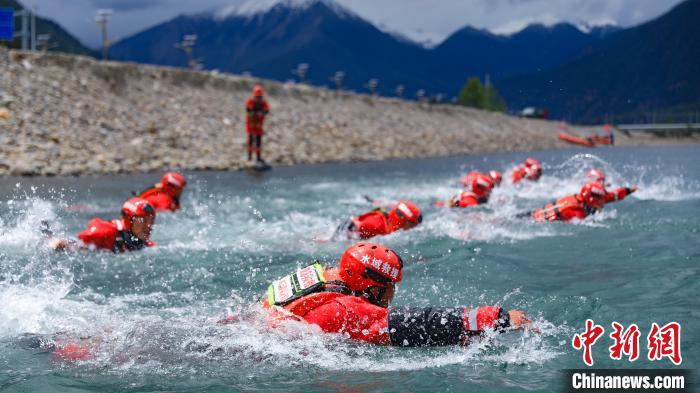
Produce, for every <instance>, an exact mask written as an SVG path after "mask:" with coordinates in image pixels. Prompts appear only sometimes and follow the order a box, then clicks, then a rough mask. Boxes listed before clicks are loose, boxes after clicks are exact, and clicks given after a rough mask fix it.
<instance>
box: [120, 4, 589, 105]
mask: <svg viewBox="0 0 700 393" xmlns="http://www.w3.org/2000/svg"><path fill="white" fill-rule="evenodd" d="M187 34H196V35H197V37H198V38H197V42H196V46H195V49H194V54H195V57H197V58H200V59H201V60H202V63H203V65H204V67H205V68H206V69H219V70H221V71H228V72H235V73H240V72H246V71H247V72H250V73H252V74H253V75H257V76H262V77H267V78H273V79H278V80H287V79H289V78H292V77H293V75H292V74H291V72H290V71H291V70H292V69H293V68H295V67H296V66H297V64H299V63H307V64H309V65H310V68H309V71H308V74H307V76H308V80H309V81H310V82H312V83H314V84H319V85H324V84H331V83H330V81H329V77H331V76H332V75H333V74H334V73H335V72H336V71H339V70H342V71H345V74H346V79H345V86H346V87H349V88H352V89H355V90H364V89H365V85H366V83H367V81H368V80H369V79H370V78H377V79H379V92H380V93H386V94H390V93H391V92H392V91H393V90H394V88H395V86H396V85H399V84H402V85H404V86H405V87H406V92H407V94H409V95H411V96H412V95H413V94H414V92H415V91H416V90H418V89H425V90H427V91H428V92H430V93H446V94H448V95H455V94H456V93H457V92H458V91H459V89H460V87H461V85H462V84H463V83H464V80H465V79H466V78H467V77H468V76H471V75H478V76H482V77H483V76H484V75H485V74H487V73H488V74H490V76H491V78H492V80H498V79H499V78H501V77H504V76H508V75H514V74H518V73H525V72H531V71H535V70H538V69H542V68H546V67H550V66H554V65H558V64H560V63H561V62H563V61H565V60H567V59H570V58H572V57H574V56H576V55H577V54H579V53H581V51H583V50H584V48H585V47H587V46H588V45H590V44H591V43H592V42H594V41H596V40H599V39H600V38H602V37H601V35H598V34H587V33H584V32H582V31H581V30H580V29H578V28H576V27H574V26H573V25H568V24H557V25H554V26H549V27H546V26H542V25H534V26H529V27H527V28H525V29H523V30H521V31H519V32H518V33H516V34H513V35H495V34H492V33H489V32H487V31H482V30H476V29H473V28H471V27H465V28H464V29H461V30H459V31H457V32H455V33H454V34H452V35H451V36H450V37H448V38H447V39H446V40H444V42H442V43H441V44H440V45H437V46H435V47H434V48H433V47H432V46H429V45H425V43H421V44H419V43H416V42H415V41H412V40H410V39H408V38H406V36H405V35H403V34H397V33H395V32H392V31H391V30H389V29H387V28H385V27H384V28H381V27H380V28H378V27H377V26H375V25H373V24H372V23H370V22H368V21H367V20H365V19H363V18H361V17H360V16H358V15H357V14H355V13H354V12H352V11H351V10H348V9H347V8H345V7H343V6H341V5H339V4H338V3H337V2H335V1H333V0H244V1H235V2H232V3H231V4H230V5H228V6H226V7H223V8H221V9H218V10H215V11H212V12H208V13H202V14H198V15H183V16H179V17H177V18H175V19H173V20H170V21H168V22H165V23H162V24H160V25H158V26H155V27H153V28H150V29H148V30H145V31H143V32H141V33H138V34H136V35H134V36H131V37H128V38H126V39H123V40H121V41H119V42H117V43H115V44H114V45H113V46H112V49H111V56H112V57H113V58H116V59H124V60H132V61H138V62H144V63H153V64H163V65H173V66H183V65H185V64H186V59H185V55H184V53H183V52H182V51H181V50H178V49H176V48H174V44H175V43H177V42H179V41H180V40H181V39H182V37H183V36H184V35H187Z"/></svg>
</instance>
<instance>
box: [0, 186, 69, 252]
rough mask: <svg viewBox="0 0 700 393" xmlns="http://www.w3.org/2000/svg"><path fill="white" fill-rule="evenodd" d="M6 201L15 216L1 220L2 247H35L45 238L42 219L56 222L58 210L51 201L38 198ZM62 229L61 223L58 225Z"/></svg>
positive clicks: (0, 241)
mask: <svg viewBox="0 0 700 393" xmlns="http://www.w3.org/2000/svg"><path fill="white" fill-rule="evenodd" d="M0 203H4V204H5V205H6V208H7V209H8V210H10V212H11V213H12V212H16V214H14V215H13V216H14V217H11V218H9V219H8V220H6V222H0V247H22V248H35V247H36V245H37V243H38V242H40V241H41V240H42V239H43V236H42V234H41V223H42V221H49V222H51V223H55V222H56V212H55V208H54V205H53V204H51V202H48V201H44V200H41V199H38V198H31V199H28V200H14V199H11V200H8V201H5V202H0ZM57 228H59V229H60V225H57Z"/></svg>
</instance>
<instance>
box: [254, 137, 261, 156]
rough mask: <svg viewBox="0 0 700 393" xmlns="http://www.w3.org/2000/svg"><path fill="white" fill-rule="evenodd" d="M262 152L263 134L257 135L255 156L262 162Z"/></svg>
mask: <svg viewBox="0 0 700 393" xmlns="http://www.w3.org/2000/svg"><path fill="white" fill-rule="evenodd" d="M261 151H262V134H258V135H255V154H256V155H257V156H258V161H262V158H260V153H261Z"/></svg>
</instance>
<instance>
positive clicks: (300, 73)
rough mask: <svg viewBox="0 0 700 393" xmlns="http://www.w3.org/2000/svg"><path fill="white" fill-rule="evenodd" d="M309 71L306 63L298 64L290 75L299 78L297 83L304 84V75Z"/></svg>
mask: <svg viewBox="0 0 700 393" xmlns="http://www.w3.org/2000/svg"><path fill="white" fill-rule="evenodd" d="M308 71H309V64H308V63H299V64H297V68H296V69H295V70H292V75H296V76H297V77H298V78H299V83H304V82H306V73H307V72H308Z"/></svg>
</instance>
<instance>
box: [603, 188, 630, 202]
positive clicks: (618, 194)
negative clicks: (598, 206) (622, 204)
mask: <svg viewBox="0 0 700 393" xmlns="http://www.w3.org/2000/svg"><path fill="white" fill-rule="evenodd" d="M632 192H633V191H632V189H631V188H629V187H620V188H618V189H617V190H615V191H612V192H608V193H607V194H605V203H610V202H617V201H621V200H623V199H625V198H626V197H627V196H628V195H629V194H631V193H632Z"/></svg>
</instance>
